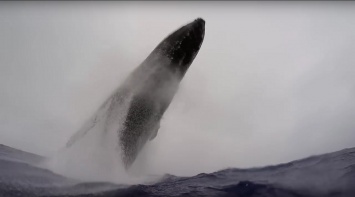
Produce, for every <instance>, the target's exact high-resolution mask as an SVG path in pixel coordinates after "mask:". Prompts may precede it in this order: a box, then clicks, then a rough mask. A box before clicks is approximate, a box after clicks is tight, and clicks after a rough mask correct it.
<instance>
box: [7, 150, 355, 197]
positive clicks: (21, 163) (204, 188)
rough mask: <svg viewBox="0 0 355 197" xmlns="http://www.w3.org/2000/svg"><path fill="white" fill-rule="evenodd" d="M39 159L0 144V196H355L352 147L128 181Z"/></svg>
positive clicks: (354, 163)
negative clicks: (86, 178) (93, 176)
mask: <svg viewBox="0 0 355 197" xmlns="http://www.w3.org/2000/svg"><path fill="white" fill-rule="evenodd" d="M44 159H45V158H43V157H41V156H39V155H35V154H32V153H28V152H24V151H21V150H17V149H14V148H11V147H8V146H5V145H0V196H1V197H15V196H18V197H31V196H41V197H44V196H48V197H54V196H56V197H59V196H72V197H79V196H95V197H96V196H102V197H106V196H112V197H119V196H142V197H144V196H161V197H163V196H174V197H177V196H236V197H247V196H253V197H257V196H260V197H261V196H263V197H266V196H279V197H288V196H292V197H293V196H294V197H296V196H297V197H303V196H305V197H306V196H307V197H315V196H319V197H323V196H324V197H328V196H329V197H330V196H332V197H335V196H344V197H354V196H355V148H349V149H344V150H341V151H337V152H333V153H328V154H323V155H317V156H312V157H308V158H305V159H301V160H297V161H292V162H289V163H285V164H280V165H275V166H266V167H261V168H251V169H237V168H229V169H223V170H220V171H217V172H213V173H208V174H206V173H201V174H198V175H195V176H191V177H178V176H174V175H170V174H166V175H164V176H162V177H159V178H158V179H155V180H154V181H151V182H146V183H141V184H133V185H128V184H114V183H109V182H82V181H78V180H75V179H72V178H68V177H65V176H62V175H58V174H55V173H53V172H52V171H50V170H48V169H45V168H42V167H40V166H39V165H38V164H39V163H40V162H41V161H43V160H44Z"/></svg>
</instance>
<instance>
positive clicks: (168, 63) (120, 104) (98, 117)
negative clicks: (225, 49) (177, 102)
mask: <svg viewBox="0 0 355 197" xmlns="http://www.w3.org/2000/svg"><path fill="white" fill-rule="evenodd" d="M204 34H205V21H204V20H203V19H201V18H197V19H195V20H194V21H193V22H190V23H189V24H187V25H185V26H182V27H180V28H179V29H178V30H176V31H175V32H173V33H171V34H170V35H168V36H167V37H166V38H165V39H164V40H163V41H161V42H160V43H159V44H158V46H157V47H156V48H155V49H154V50H153V51H152V52H151V53H150V54H149V56H148V57H147V58H146V59H145V60H144V61H143V62H142V63H141V64H140V66H138V67H137V68H136V69H134V70H133V71H132V73H131V74H130V75H129V76H128V77H127V78H126V80H125V81H124V82H123V84H122V85H121V86H120V87H119V88H118V89H117V90H116V91H115V92H114V93H113V94H112V95H111V96H110V97H109V99H107V100H106V101H105V102H104V103H103V104H102V105H101V107H100V108H99V109H98V111H97V112H96V113H95V114H94V116H93V117H92V118H91V119H90V120H89V121H88V122H87V123H85V124H84V126H83V127H82V128H81V129H80V130H79V131H78V132H77V133H76V134H74V135H73V136H72V137H71V139H70V140H69V141H68V143H67V147H70V146H72V145H73V144H74V142H75V141H77V140H78V139H80V138H81V137H82V136H84V135H85V134H86V133H88V132H89V131H92V130H95V131H98V132H103V134H105V133H109V132H111V133H112V132H114V133H115V134H117V144H118V145H119V146H118V148H119V149H120V154H121V155H120V157H121V159H122V162H123V164H124V166H125V168H126V169H128V168H129V167H130V166H131V165H132V164H133V162H134V161H135V159H136V157H137V156H138V154H139V152H140V151H141V149H142V148H143V147H144V145H145V144H146V143H147V141H149V140H152V139H154V138H155V137H156V135H157V132H158V130H159V128H160V120H161V118H162V116H163V114H164V112H165V111H166V110H167V108H168V107H169V105H170V103H171V101H172V99H173V97H174V95H175V93H176V92H177V90H178V87H179V83H180V81H181V80H182V79H183V77H184V75H185V73H186V71H187V70H188V68H189V67H190V65H191V63H192V62H193V60H194V59H195V57H196V55H197V53H198V52H199V49H200V47H201V45H202V42H203V39H204Z"/></svg>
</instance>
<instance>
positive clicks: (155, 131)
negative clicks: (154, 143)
mask: <svg viewBox="0 0 355 197" xmlns="http://www.w3.org/2000/svg"><path fill="white" fill-rule="evenodd" d="M159 129H160V121H159V122H158V123H157V125H156V126H155V127H154V129H153V131H152V135H151V136H150V138H149V140H153V139H154V138H155V137H156V136H157V134H158V130H159Z"/></svg>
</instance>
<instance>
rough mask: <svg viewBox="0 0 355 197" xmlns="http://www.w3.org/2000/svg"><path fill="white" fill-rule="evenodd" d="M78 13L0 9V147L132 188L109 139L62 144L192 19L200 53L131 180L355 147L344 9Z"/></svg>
mask: <svg viewBox="0 0 355 197" xmlns="http://www.w3.org/2000/svg"><path fill="white" fill-rule="evenodd" d="M78 5H80V4H79V3H75V4H72V5H70V4H69V3H68V4H66V3H62V4H60V3H57V4H54V5H50V4H40V3H36V4H32V5H31V4H22V5H20V4H18V5H15V4H5V3H4V2H2V3H1V6H0V16H1V19H0V23H1V26H0V28H1V31H0V43H2V44H1V47H0V50H1V53H0V56H1V58H0V66H1V69H2V70H1V72H0V80H1V81H0V82H1V83H0V84H1V85H0V86H1V90H2V94H1V95H0V101H1V102H0V105H1V109H2V111H1V113H0V117H1V118H0V127H1V128H0V129H1V132H0V143H3V144H7V145H10V146H13V147H16V148H20V149H23V150H26V151H30V152H35V153H38V154H42V155H46V156H49V158H50V160H49V161H48V162H49V164H48V165H50V166H51V168H52V169H53V170H54V171H57V172H59V173H61V174H66V175H68V176H71V177H76V178H81V179H83V180H97V181H112V182H130V181H131V180H130V179H129V178H128V177H132V176H131V175H128V174H126V173H125V172H124V171H122V170H123V168H122V167H123V166H122V164H121V163H120V160H119V157H118V155H117V154H116V153H117V150H116V149H115V147H114V146H113V144H115V143H116V142H115V140H116V139H117V138H115V137H113V136H112V135H113V134H112V133H111V134H112V135H111V134H110V135H104V136H105V137H103V135H101V134H100V132H90V133H88V135H87V137H85V138H83V140H80V141H78V142H77V143H76V144H74V146H73V147H72V148H71V149H65V148H64V147H65V144H66V142H67V141H68V139H69V138H70V136H71V135H73V134H74V133H75V132H76V131H77V130H79V129H80V127H81V126H82V125H83V124H84V122H85V121H86V120H87V119H88V118H90V117H91V116H92V114H94V113H95V111H96V110H97V108H98V107H99V106H100V104H101V103H102V102H103V101H104V100H105V99H107V98H108V97H109V96H110V94H111V93H112V92H113V91H114V90H115V89H116V88H117V87H118V86H120V84H122V82H123V80H124V79H125V78H126V77H127V76H128V75H129V73H130V72H131V71H132V70H133V69H134V68H136V67H137V66H138V65H139V64H140V63H141V62H142V61H143V60H144V59H145V58H146V57H147V55H148V54H149V53H150V52H151V51H152V50H153V49H154V47H155V46H156V45H157V44H158V43H159V42H160V41H161V40H162V39H163V38H164V37H165V36H167V35H168V34H169V33H171V32H172V31H174V30H175V29H177V28H178V27H180V26H182V25H184V24H186V23H187V22H189V21H191V20H193V19H194V18H196V17H202V18H204V19H205V20H206V36H205V41H204V44H203V46H202V48H201V50H200V52H199V54H198V55H197V57H196V60H195V61H194V62H193V64H192V65H191V67H190V69H189V70H188V71H187V73H186V76H185V78H184V79H183V81H182V83H181V86H180V89H179V91H178V93H177V95H176V96H175V98H174V100H173V102H172V103H171V105H170V107H169V108H168V110H167V112H166V113H165V115H164V117H163V119H162V123H161V128H160V130H159V131H158V135H157V137H156V138H155V139H154V140H153V141H151V142H149V143H148V144H147V146H146V147H145V149H144V150H143V152H142V153H141V155H140V156H139V158H137V161H136V162H135V164H134V166H133V168H135V169H136V170H135V172H137V173H138V174H139V172H142V174H144V173H146V174H159V175H161V174H164V173H171V174H176V175H194V174H197V173H201V172H212V171H216V170H220V169H223V168H226V167H252V166H263V165H269V164H276V163H280V162H288V161H291V160H294V159H299V158H303V157H307V156H309V155H313V154H320V153H326V152H331V151H336V150H339V149H342V148H347V147H353V146H355V144H354V142H355V140H354V139H355V133H354V127H355V125H354V121H353V117H354V115H355V105H354V102H353V100H354V97H355V95H354V87H355V85H354V84H355V82H354V77H353V74H354V66H353V65H354V63H355V60H354V58H353V55H352V52H353V51H354V46H355V45H354V44H355V40H354V38H353V35H354V34H355V25H354V23H352V22H351V19H352V18H354V17H355V14H354V12H353V10H354V6H355V5H354V4H353V3H350V2H348V3H345V2H342V3H337V4H336V3H331V2H329V3H320V2H319V3H315V2H313V3H311V4H307V3H305V2H298V3H290V4H286V3H281V2H280V3H276V2H273V3H268V4H266V3H265V4H263V3H258V4H257V3H245V2H230V3H220V4H218V5H217V4H215V3H213V2H209V3H207V2H200V3H197V2H193V3H170V4H169V3H163V2H160V3H151V4H144V3H141V2H139V3H138V2H135V3H127V2H117V3H113V2H111V3H107V4H105V3H102V4H101V3H98V2H97V3H88V4H85V6H84V7H81V6H78ZM162 16H167V17H162ZM111 140H112V141H111ZM103 142H108V143H103ZM133 177H136V176H133ZM138 177H139V176H138ZM127 180H129V181H127ZM134 181H136V179H134V178H133V180H132V182H134ZM139 181H140V180H139Z"/></svg>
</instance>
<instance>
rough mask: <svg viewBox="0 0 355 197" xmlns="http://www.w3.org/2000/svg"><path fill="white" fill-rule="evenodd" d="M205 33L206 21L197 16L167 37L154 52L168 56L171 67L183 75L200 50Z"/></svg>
mask: <svg viewBox="0 0 355 197" xmlns="http://www.w3.org/2000/svg"><path fill="white" fill-rule="evenodd" d="M204 35H205V21H204V20H203V19H201V18H197V19H195V20H194V21H193V22H191V23H189V24H187V25H185V26H183V27H181V28H179V29H178V30H176V31H175V32H173V33H172V34H170V35H169V36H168V37H166V38H165V39H164V40H163V41H162V42H161V43H160V44H159V45H158V46H157V47H156V48H155V50H154V52H158V53H159V54H160V55H163V56H166V57H167V58H168V59H169V61H170V62H171V63H170V64H169V65H170V66H171V68H172V69H173V70H175V71H178V72H179V73H180V74H181V77H182V76H184V74H185V73H186V71H187V69H188V68H189V66H190V65H191V63H192V61H193V60H194V59H195V57H196V55H197V53H198V51H199V50H200V47H201V44H202V42H203V38H204Z"/></svg>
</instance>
